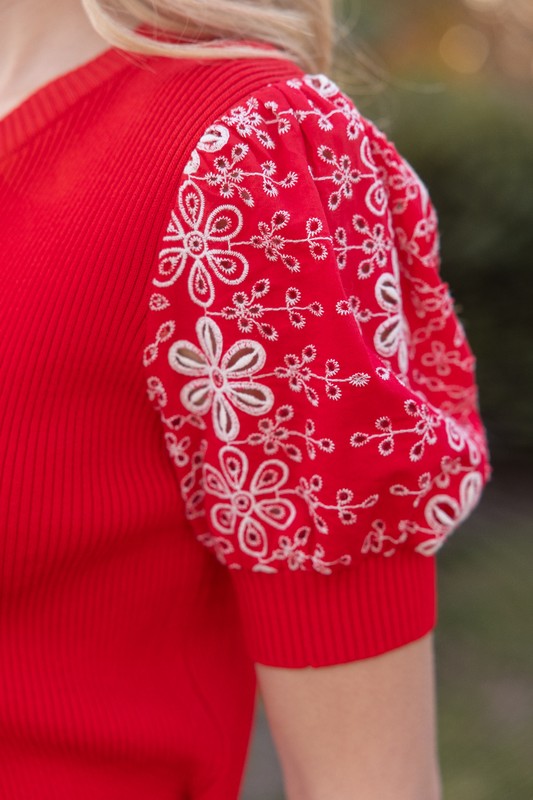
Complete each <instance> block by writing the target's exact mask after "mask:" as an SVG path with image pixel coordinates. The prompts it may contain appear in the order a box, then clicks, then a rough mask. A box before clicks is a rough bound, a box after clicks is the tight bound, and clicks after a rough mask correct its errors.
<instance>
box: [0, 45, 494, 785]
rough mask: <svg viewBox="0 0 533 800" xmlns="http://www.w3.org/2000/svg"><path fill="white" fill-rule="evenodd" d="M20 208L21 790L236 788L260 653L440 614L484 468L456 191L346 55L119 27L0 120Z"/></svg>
mask: <svg viewBox="0 0 533 800" xmlns="http://www.w3.org/2000/svg"><path fill="white" fill-rule="evenodd" d="M213 126H214V127H213ZM221 158H222V159H223V160H220V159H221ZM346 158H349V159H350V167H349V168H347V162H346ZM224 159H226V160H224ZM232 159H233V160H234V161H235V164H234V165H233V166H231V167H229V166H228V164H229V162H230V161H231V160H232ZM332 159H333V160H332ZM335 159H340V161H339V163H338V164H337V165H335V163H334V162H335ZM226 169H229V170H230V173H231V174H229V173H228V175H227V176H226V178H224V177H223V176H224V171H225V170H226ZM346 170H347V171H346ZM350 170H354V172H353V175H352V176H351V178H350ZM342 174H344V175H345V176H348V180H347V181H345V180H344V178H343V177H342ZM178 197H180V198H181V205H180V201H179V200H178ZM200 197H202V199H201V202H200ZM199 203H200V204H199ZM0 210H1V213H2V250H1V255H0V270H1V277H2V292H1V294H0V329H1V336H0V364H1V368H0V369H1V376H2V381H1V384H0V412H1V414H0V420H1V422H0V460H1V467H0V470H1V472H0V475H1V483H0V531H1V534H0V543H1V546H2V556H1V558H0V570H1V572H0V762H1V764H2V767H1V769H0V796H1V797H2V798H6V800H34V798H35V797H39V800H62V799H63V798H65V800H66V798H69V799H70V798H72V797H76V798H77V800H85V798H87V800H88V798H91V799H92V798H95V797H97V798H99V800H107V799H108V798H109V800H121V799H122V798H124V800H126V798H127V800H135V799H136V798H139V800H141V798H142V799H143V800H146V798H147V797H149V798H151V799H152V798H153V800H159V799H160V800H164V798H169V800H170V798H173V799H174V800H175V798H177V797H179V798H184V799H185V798H188V799H189V800H190V798H198V800H199V799H200V798H202V800H231V798H236V797H237V796H238V791H239V785H240V781H241V778H242V769H243V764H244V760H245V755H246V749H247V746H248V739H249V733H250V727H251V722H252V714H253V704H254V695H255V676H254V669H253V661H254V660H257V661H262V662H263V663H269V664H275V665H279V666H289V667H299V666H304V665H315V666H320V665H325V664H331V663H342V662H345V661H350V660H355V659H358V658H365V657H369V656H372V655H376V654H378V653H380V652H384V651H386V650H389V649H391V648H393V647H398V646H400V645H402V644H405V643H406V642H408V641H411V640H413V639H415V638H417V637H419V636H422V635H424V633H426V632H427V631H429V630H430V629H431V628H432V626H433V625H434V622H435V583H434V580H435V576H434V566H435V564H434V556H433V553H434V551H435V549H436V547H438V546H440V544H441V543H442V541H443V540H444V539H445V537H446V536H447V535H448V533H449V532H450V531H451V530H452V529H454V527H456V526H457V524H458V523H459V522H460V521H461V519H463V518H464V517H465V516H466V515H467V514H468V513H469V511H470V509H471V508H472V507H473V505H474V504H475V502H477V499H478V498H479V492H480V490H481V485H482V484H483V483H484V482H485V481H486V480H487V479H488V477H489V474H490V468H489V466H488V462H487V453H486V442H485V438H484V430H483V426H482V423H481V421H480V419H479V415H478V409H477V404H476V403H477V397H476V390H475V383H474V378H473V360H472V356H471V353H470V351H469V349H468V344H467V342H466V340H465V339H464V336H463V333H462V330H461V328H460V325H459V323H458V321H457V318H456V316H455V314H454V313H453V308H452V305H451V303H450V299H449V296H448V294H447V292H446V286H445V285H444V284H442V283H441V282H440V277H439V275H438V266H437V248H436V228H435V218H434V214H433V211H432V209H431V206H430V204H429V201H428V199H427V197H426V195H425V192H424V190H423V188H422V187H421V185H420V184H419V182H418V180H417V179H416V177H415V176H414V175H413V174H412V173H411V171H410V170H409V168H408V166H407V165H405V163H404V162H402V161H401V159H400V158H399V156H398V155H397V154H396V151H395V150H394V148H393V147H392V145H390V144H389V143H388V142H387V141H386V140H385V139H384V138H383V136H382V135H381V134H380V133H379V132H378V131H377V130H376V129H375V128H374V127H373V126H372V125H371V124H370V123H368V122H367V121H365V120H362V119H361V118H360V117H359V115H358V114H357V112H356V111H355V109H354V108H353V106H352V105H351V103H350V101H348V99H347V98H345V97H344V96H343V95H341V94H340V93H339V92H338V90H337V89H336V87H334V86H333V85H332V84H330V83H329V82H328V81H327V80H326V79H323V78H320V79H319V78H314V79H311V78H309V77H306V76H303V75H302V73H301V71H300V70H299V69H298V68H297V67H295V66H294V65H293V64H291V63H290V62H283V61H273V60H259V59H256V60H251V61H233V62H225V61H219V62H217V63H216V64H209V63H207V64H201V63H195V62H192V61H174V60H170V59H165V58H155V57H154V58H145V57H138V56H128V55H125V54H123V53H120V52H118V51H114V50H110V51H108V52H106V53H105V54H104V55H102V56H100V57H99V58H97V59H95V60H94V61H92V62H90V63H89V64H86V65H84V66H83V67H81V68H79V69H78V70H75V71H74V72H71V73H69V74H67V75H64V76H62V77H61V78H59V79H58V80H56V81H53V82H52V83H50V84H48V85H47V86H45V87H43V88H42V89H41V90H39V91H38V92H37V93H35V94H34V95H32V97H30V98H29V99H28V100H27V101H25V102H24V103H23V104H22V105H21V106H19V107H18V108H17V109H16V110H15V111H14V112H12V113H11V114H9V115H8V116H7V117H6V118H4V119H3V120H0ZM280 214H281V215H280ZM199 222H201V223H202V225H203V226H204V227H203V229H202V230H203V231H204V234H205V226H206V225H208V226H210V231H211V233H212V238H211V239H210V241H209V242H207V244H208V245H209V248H210V250H211V251H215V252H214V254H213V252H211V253H210V254H209V255H208V254H207V252H206V250H205V244H206V240H205V238H204V239H202V240H201V239H198V238H194V237H191V236H190V233H191V230H190V229H191V228H194V226H195V225H196V223H199ZM187 226H189V227H187ZM380 226H381V227H380ZM274 229H275V230H274ZM343 230H344V233H343ZM230 233H231V234H232V235H231V236H230V235H229V234H230ZM278 235H279V238H274V240H273V237H277V236H278ZM185 238H186V244H185V245H184V241H185ZM267 239H269V240H270V241H269V242H267V241H266V240H267ZM372 242H373V243H374V244H372ZM379 243H381V244H379ZM198 248H200V251H198ZM216 251H218V252H216ZM195 254H196V255H195ZM213 259H214V260H213ZM372 265H373V266H372ZM178 273H179V274H178ZM389 273H390V274H392V275H393V277H394V276H395V275H396V276H397V277H398V278H399V281H400V283H401V287H400V288H401V292H400V291H399V287H398V285H394V284H393V283H390V278H389V279H388V280H389V282H388V283H387V281H386V280H385V279H383V280H382V281H381V283H379V286H378V281H379V280H380V278H381V276H382V275H386V274H389ZM265 281H268V285H267V283H265ZM236 293H237V294H236ZM254 293H255V294H254ZM252 295H254V300H253V302H252V303H251V304H250V302H249V301H250V300H251V298H252ZM400 295H401V297H402V298H403V300H402V301H400ZM247 303H248V306H247ZM376 304H377V305H376ZM256 306H257V307H256ZM245 307H247V308H248V311H246V310H245ZM365 309H368V310H369V314H365V313H364V310H365ZM378 309H379V311H378ZM378 314H379V315H380V316H377V315H378ZM402 319H403V320H404V323H402V321H401V320H402ZM385 322H387V325H383V327H382V328H381V329H380V331H381V333H380V334H379V335H378V334H377V333H376V331H377V329H378V327H379V326H380V325H382V323H385ZM424 330H425V331H426V332H427V334H429V333H431V340H429V338H428V335H425V334H424V333H423V331H424ZM398 331H399V333H398ZM376 336H377V337H378V338H376ZM243 342H245V343H246V344H245V345H244V346H243V344H242V343H243ZM434 342H440V345H437V346H435V344H434ZM201 345H203V346H204V354H203V355H202V354H201ZM219 346H220V347H222V346H223V350H224V354H226V355H223V353H222V350H221V351H220V352H219ZM206 348H207V355H206V352H205V350H206ZM376 348H377V349H376ZM228 351H229V355H227V354H228ZM302 352H303V359H304V360H305V361H306V364H305V365H303V370H304V371H303V372H302V368H301V367H300V368H298V369H299V376H300V377H298V376H297V375H296V374H295V369H296V365H295V362H294V359H292V357H291V354H295V355H296V357H297V358H299V359H301V358H302ZM337 364H338V366H337ZM307 368H309V370H310V373H312V376H310V377H309V376H308V377H309V379H307V378H306V375H307V374H308V373H306V372H305V369H307ZM291 370H292V372H291ZM224 372H225V373H226V374H225V376H224V374H223V373H224ZM310 373H309V375H310ZM352 376H356V377H352ZM193 381H196V384H194V385H193V386H192V387H191V383H192V382H193ZM335 387H336V388H335ZM147 389H148V392H147ZM339 392H340V394H339ZM406 403H408V405H406ZM154 407H155V409H154ZM428 415H429V419H430V420H433V423H434V424H433V425H432V426H431V425H430V426H429V429H428V430H426V429H424V430H425V433H424V431H422V427H423V425H422V423H423V420H426V423H427V420H428ZM385 416H388V417H389V418H390V424H391V426H392V429H393V431H395V432H396V433H394V435H393V436H392V438H393V439H394V447H393V448H392V452H389V453H388V454H386V453H385V451H386V449H387V445H385V447H382V448H381V451H380V450H379V447H378V445H379V444H380V443H381V442H383V441H385V440H386V439H387V438H388V439H390V438H391V436H384V435H383V434H384V433H385V432H386V430H385V429H386V427H387V424H388V423H387V422H385V420H384V417H385ZM376 420H381V422H379V424H378V425H377V427H376ZM417 425H418V428H416V426H417ZM420 426H422V427H420ZM432 430H434V432H435V433H434V435H433V434H432V433H431V431H432ZM402 431H403V432H402ZM378 434H379V438H376V436H377V435H378ZM365 436H366V437H369V438H366V439H365V438H364V437H365ZM361 437H363V438H361ZM372 437H374V438H372ZM421 437H422V438H424V442H425V444H424V449H423V452H420V448H418V449H416V442H417V441H418V440H419V439H420V438H421ZM267 440H268V441H267ZM389 447H390V444H389ZM413 447H415V450H413V449H412V448H413ZM442 459H445V461H444V462H443V461H442ZM315 475H318V476H319V478H318V479H317V478H315V477H313V476H315ZM252 476H255V477H252ZM475 476H477V477H475ZM391 486H392V487H395V486H396V487H397V486H405V489H395V490H394V491H393V492H392V493H391V492H390V488H391ZM415 492H416V493H418V494H413V493H415ZM417 497H418V498H419V499H418V501H417ZM428 507H429V511H428V510H427V509H428ZM294 537H296V538H294ZM204 545H207V547H206V546H204ZM211 551H214V552H211ZM221 562H222V563H221Z"/></svg>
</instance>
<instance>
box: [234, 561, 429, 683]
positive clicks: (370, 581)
mask: <svg viewBox="0 0 533 800" xmlns="http://www.w3.org/2000/svg"><path fill="white" fill-rule="evenodd" d="M232 578H233V582H234V585H235V588H236V592H237V596H238V601H239V606H240V611H241V618H242V623H243V627H244V634H245V637H246V641H247V645H248V651H249V654H250V656H251V658H252V660H253V661H254V662H257V663H260V664H265V665H268V666H277V667H288V668H297V667H309V666H311V667H320V666H328V665H333V664H342V663H346V662H350V661H358V660H361V659H364V658H371V657H373V656H377V655H380V654H382V653H385V652H387V651H389V650H393V649H395V648H397V647H401V646H402V645H405V644H408V643H409V642H411V641H414V640H416V639H419V638H421V637H422V636H424V635H426V634H427V633H429V632H430V631H431V630H433V628H434V627H435V624H436V616H437V600H436V559H435V557H434V556H431V557H428V556H422V555H419V554H417V553H413V552H411V551H408V552H405V553H396V554H395V555H394V556H392V557H389V558H385V557H383V556H370V557H368V559H367V560H363V561H360V562H359V563H357V564H356V565H355V566H351V567H348V568H346V569H345V571H344V572H341V571H339V572H336V573H333V574H332V575H323V574H320V573H317V572H288V571H287V572H280V573H276V574H264V573H252V572H248V571H244V570H243V571H234V572H233V574H232Z"/></svg>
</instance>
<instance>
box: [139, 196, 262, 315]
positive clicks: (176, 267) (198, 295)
mask: <svg viewBox="0 0 533 800" xmlns="http://www.w3.org/2000/svg"><path fill="white" fill-rule="evenodd" d="M178 207H179V211H180V215H181V219H180V218H179V217H178V215H177V214H176V212H175V211H173V212H172V217H171V221H170V223H169V225H168V228H167V232H166V234H165V237H164V241H165V242H174V244H173V245H172V246H171V247H165V248H164V249H163V250H161V252H160V254H159V275H160V277H159V278H155V279H154V284H155V285H156V286H160V287H165V286H172V284H174V283H175V282H176V280H177V279H178V278H179V277H180V275H181V274H182V273H183V271H184V269H185V267H186V266H187V265H188V264H189V263H190V272H189V280H188V289H189V296H190V297H191V299H192V300H194V302H195V303H198V305H204V306H210V305H211V304H212V302H213V300H214V298H215V288H214V284H213V279H212V276H211V273H213V274H214V275H215V276H216V277H217V278H218V279H219V280H221V281H223V282H224V283H227V284H229V285H230V286H232V285H235V284H237V283H241V281H242V280H243V279H244V278H245V277H246V275H247V274H248V261H247V260H246V258H245V257H244V256H243V255H242V253H239V252H237V251H235V250H230V249H229V247H226V248H223V247H220V246H217V245H221V244H224V243H226V244H229V243H230V242H231V240H232V239H234V238H235V236H237V234H238V233H239V231H240V230H241V228H242V213H241V211H240V210H239V209H238V208H236V206H231V205H221V206H218V207H217V208H215V209H214V210H213V211H211V212H210V213H209V215H208V216H207V219H206V220H205V222H204V215H205V197H204V195H203V193H202V191H201V190H200V189H199V188H198V186H196V184H195V183H194V182H193V181H186V182H185V183H184V184H182V186H181V187H180V190H179V195H178ZM182 220H183V222H182Z"/></svg>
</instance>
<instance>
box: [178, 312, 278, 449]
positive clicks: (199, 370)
mask: <svg viewBox="0 0 533 800" xmlns="http://www.w3.org/2000/svg"><path fill="white" fill-rule="evenodd" d="M196 335H197V336H198V341H199V343H200V347H201V349H200V348H198V347H197V346H196V345H195V344H193V343H192V342H188V341H184V340H182V339H180V340H179V341H177V342H174V343H173V344H172V345H171V346H170V349H169V351H168V361H169V364H170V366H171V367H172V369H175V370H176V372H179V373H181V374H182V375H194V376H196V380H193V381H190V382H189V383H187V384H186V385H185V386H184V387H183V388H182V390H181V394H180V397H181V402H182V403H183V405H184V406H185V408H186V409H187V410H188V411H191V412H192V413H194V414H200V415H203V414H207V412H208V411H209V409H211V410H212V416H213V426H214V429H215V433H216V435H217V436H218V438H219V439H222V440H223V441H227V442H229V441H232V440H233V439H235V438H236V436H237V435H238V433H239V430H240V425H239V419H238V417H237V414H236V413H235V410H234V409H233V407H232V406H235V407H236V408H238V409H239V411H243V412H244V413H245V414H252V415H254V416H258V415H261V414H266V413H267V412H268V411H270V409H271V408H272V405H273V403H274V394H273V393H272V391H271V390H270V389H269V388H268V386H263V384H261V383H255V382H254V381H253V379H252V376H253V375H254V373H256V372H257V371H258V370H260V369H261V368H262V367H263V365H264V363H265V360H266V354H265V350H264V347H262V346H261V345H260V344H259V343H258V342H254V341H253V340H252V339H241V340H239V341H238V342H235V344H234V345H232V346H231V347H230V348H229V350H228V351H227V353H226V354H225V355H224V356H222V348H223V340H222V334H221V332H220V328H219V327H218V325H217V324H216V322H213V320H212V319H209V318H208V317H201V318H200V319H199V320H198V322H197V323H196ZM245 379H247V380H245Z"/></svg>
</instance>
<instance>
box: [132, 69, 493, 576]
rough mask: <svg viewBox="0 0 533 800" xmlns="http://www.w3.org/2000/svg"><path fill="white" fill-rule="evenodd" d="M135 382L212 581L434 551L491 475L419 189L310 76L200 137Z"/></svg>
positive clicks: (468, 357)
mask: <svg viewBox="0 0 533 800" xmlns="http://www.w3.org/2000/svg"><path fill="white" fill-rule="evenodd" d="M144 367H145V369H146V377H147V386H148V395H149V398H150V401H151V402H152V403H153V405H154V408H155V409H156V410H157V412H158V413H159V414H160V417H161V421H162V425H163V435H164V437H165V441H166V444H167V448H168V452H169V455H170V458H171V459H172V462H173V464H174V466H175V469H176V470H177V473H178V477H179V485H180V489H181V502H182V503H183V507H184V510H185V514H186V517H187V519H188V520H189V521H190V524H191V527H192V529H193V531H194V535H195V536H196V537H197V538H198V540H199V541H200V542H202V543H203V544H204V545H206V546H207V547H209V548H212V550H213V551H214V554H215V555H216V557H217V558H218V559H219V560H220V561H221V562H222V563H224V564H226V565H227V566H228V567H229V568H231V569H237V570H239V569H246V570H251V571H260V572H267V573H268V572H280V571H287V570H288V571H299V570H303V571H306V570H308V571H309V570H314V571H316V572H319V573H322V574H324V575H330V574H332V573H333V572H334V571H336V570H346V569H347V568H349V566H350V565H351V564H353V563H355V561H357V560H361V559H363V560H364V559H367V558H370V557H376V556H379V557H387V558H389V557H391V558H394V556H395V554H396V553H397V552H399V551H400V550H401V549H405V548H410V549H411V550H413V551H415V552H416V553H418V554H420V555H421V556H430V555H433V554H434V553H435V552H436V551H437V550H438V549H439V548H440V547H441V545H442V544H443V542H444V541H445V540H446V538H447V537H448V536H449V534H450V533H451V532H452V531H454V530H455V529H456V528H457V526H458V525H459V524H460V523H461V522H462V521H463V520H464V519H465V518H466V517H467V516H468V515H469V514H470V512H471V511H472V509H473V508H474V507H475V506H476V504H477V503H478V501H479V498H480V496H481V493H482V490H483V486H484V484H485V483H486V481H487V480H488V479H489V477H490V473H491V469H490V465H489V454H488V449H487V441H486V432H485V429H484V427H483V423H482V421H481V418H480V416H479V407H478V395H477V386H476V382H475V358H474V356H473V354H472V351H471V349H470V347H469V344H468V341H467V338H466V336H465V331H464V329H463V326H462V324H461V322H460V320H459V318H458V316H457V314H456V312H455V309H454V303H453V299H452V296H451V294H450V290H449V286H448V284H447V283H445V282H443V281H442V279H441V275H440V263H439V242H438V228H437V219H436V214H435V210H434V208H433V206H432V204H431V201H430V198H429V196H428V192H427V190H426V188H425V186H424V184H423V183H422V182H421V180H420V179H419V177H418V176H417V175H416V173H415V172H414V171H413V169H412V168H411V167H410V165H409V164H408V163H407V162H406V161H405V160H404V159H403V158H401V157H400V155H399V154H398V152H397V150H396V149H395V147H394V146H393V144H391V143H390V142H389V141H388V140H387V138H386V137H385V136H384V134H383V133H381V132H380V131H379V130H378V129H377V128H376V127H375V126H374V125H373V124H372V123H371V122H369V121H368V120H366V119H365V118H363V117H362V116H361V115H360V113H359V112H358V110H357V109H356V107H355V106H354V104H353V102H352V101H351V100H350V99H349V98H348V97H347V96H346V95H344V94H343V93H342V92H341V91H340V90H339V88H338V87H337V86H336V85H335V84H334V83H333V82H332V81H331V80H329V79H328V78H327V77H325V76H323V75H305V76H304V77H303V78H302V79H291V80H288V81H282V82H277V83H275V84H271V85H269V86H267V87H265V88H264V89H262V90H261V91H259V92H256V93H254V95H253V96H250V97H248V98H247V99H246V100H245V101H244V102H242V103H240V104H238V105H237V106H235V107H233V108H231V109H229V110H228V112H227V113H226V114H224V115H222V116H220V117H219V119H217V120H216V121H215V122H214V123H213V124H212V125H210V126H209V127H208V128H207V130H205V132H204V133H203V135H202V137H201V138H200V139H199V140H198V142H197V144H196V146H195V148H194V149H193V151H192V153H191V154H190V158H189V161H188V163H187V166H186V168H185V170H184V173H183V175H182V176H177V180H176V202H175V205H174V207H173V208H172V209H169V218H168V226H167V229H166V232H165V235H164V237H163V240H162V241H161V246H160V252H159V258H158V261H157V263H155V264H154V273H153V281H152V294H151V297H150V302H149V318H148V330H147V342H146V348H145V353H144Z"/></svg>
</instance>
